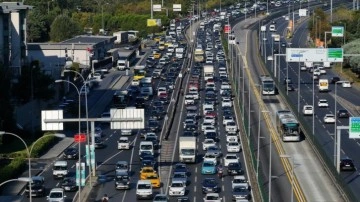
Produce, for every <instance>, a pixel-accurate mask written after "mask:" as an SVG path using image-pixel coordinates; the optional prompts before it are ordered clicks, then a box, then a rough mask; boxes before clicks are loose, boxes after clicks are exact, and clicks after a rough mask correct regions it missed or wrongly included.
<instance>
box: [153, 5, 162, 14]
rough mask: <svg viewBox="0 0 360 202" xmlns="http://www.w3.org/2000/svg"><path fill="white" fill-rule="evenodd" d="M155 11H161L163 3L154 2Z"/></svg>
mask: <svg viewBox="0 0 360 202" xmlns="http://www.w3.org/2000/svg"><path fill="white" fill-rule="evenodd" d="M153 11H156V12H160V11H161V4H154V5H153Z"/></svg>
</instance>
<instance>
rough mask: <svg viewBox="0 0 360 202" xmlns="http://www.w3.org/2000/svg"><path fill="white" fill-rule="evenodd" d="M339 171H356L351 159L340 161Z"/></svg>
mask: <svg viewBox="0 0 360 202" xmlns="http://www.w3.org/2000/svg"><path fill="white" fill-rule="evenodd" d="M340 170H341V171H354V170H356V168H355V165H354V162H353V160H352V159H349V158H344V159H341V160H340Z"/></svg>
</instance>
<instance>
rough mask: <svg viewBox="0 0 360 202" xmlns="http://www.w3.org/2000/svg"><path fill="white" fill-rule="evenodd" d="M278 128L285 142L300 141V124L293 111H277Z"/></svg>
mask: <svg viewBox="0 0 360 202" xmlns="http://www.w3.org/2000/svg"><path fill="white" fill-rule="evenodd" d="M276 128H277V131H278V133H279V135H280V136H281V138H282V141H283V142H299V141H300V124H299V122H298V121H297V119H296V118H295V116H294V114H293V113H292V112H291V111H289V110H280V111H277V112H276Z"/></svg>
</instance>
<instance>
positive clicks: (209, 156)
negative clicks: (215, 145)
mask: <svg viewBox="0 0 360 202" xmlns="http://www.w3.org/2000/svg"><path fill="white" fill-rule="evenodd" d="M203 159H204V161H212V162H214V164H215V165H216V164H217V156H216V155H215V154H213V153H211V152H206V153H205V155H204V156H203Z"/></svg>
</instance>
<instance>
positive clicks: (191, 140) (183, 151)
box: [179, 137, 196, 163]
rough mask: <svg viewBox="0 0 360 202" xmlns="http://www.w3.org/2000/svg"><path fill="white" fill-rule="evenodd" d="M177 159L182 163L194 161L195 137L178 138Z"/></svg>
mask: <svg viewBox="0 0 360 202" xmlns="http://www.w3.org/2000/svg"><path fill="white" fill-rule="evenodd" d="M179 159H180V162H183V163H196V137H180V138H179Z"/></svg>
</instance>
